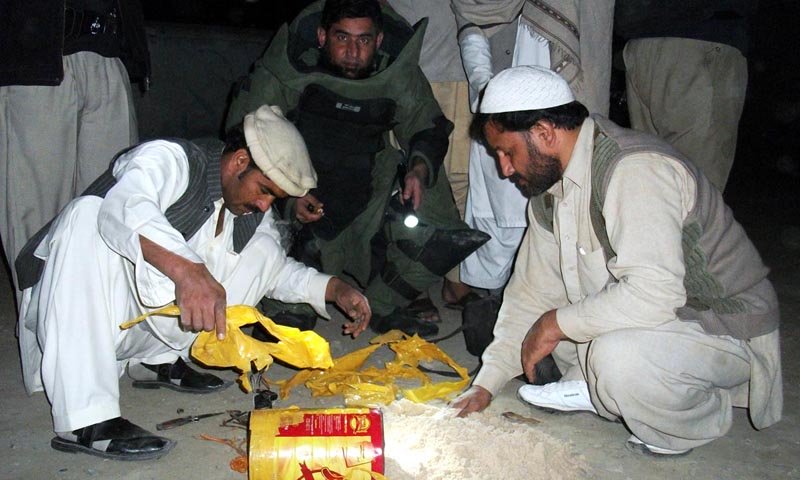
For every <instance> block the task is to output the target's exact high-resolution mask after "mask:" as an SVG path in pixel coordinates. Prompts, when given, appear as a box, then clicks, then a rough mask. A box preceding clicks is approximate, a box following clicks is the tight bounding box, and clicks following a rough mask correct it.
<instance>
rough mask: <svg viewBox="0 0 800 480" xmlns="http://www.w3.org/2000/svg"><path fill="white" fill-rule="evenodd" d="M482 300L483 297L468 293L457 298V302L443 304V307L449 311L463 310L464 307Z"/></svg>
mask: <svg viewBox="0 0 800 480" xmlns="http://www.w3.org/2000/svg"><path fill="white" fill-rule="evenodd" d="M482 298H483V297H481V296H480V295H478V294H477V293H475V292H468V293H467V294H466V295H464V296H463V297H461V298H459V299H458V301H455V302H449V303H445V304H444V306H445V308H449V309H450V310H464V307H466V306H467V304H468V303H471V302H474V301H476V300H481V299H482Z"/></svg>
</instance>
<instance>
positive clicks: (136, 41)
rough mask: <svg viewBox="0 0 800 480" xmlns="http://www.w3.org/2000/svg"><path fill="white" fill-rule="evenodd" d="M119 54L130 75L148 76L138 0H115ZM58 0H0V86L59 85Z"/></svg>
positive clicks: (61, 69)
mask: <svg viewBox="0 0 800 480" xmlns="http://www.w3.org/2000/svg"><path fill="white" fill-rule="evenodd" d="M117 8H118V11H119V16H120V19H121V24H122V31H123V37H122V40H121V41H122V55H121V56H120V58H121V60H122V61H123V63H124V64H125V68H126V69H127V70H128V74H129V75H130V77H131V79H132V80H133V81H138V80H142V79H144V78H146V77H149V76H150V55H149V52H148V50H147V38H146V37H145V31H144V16H143V15H142V8H141V5H140V4H139V0H118V1H117ZM63 49H64V0H0V86H4V85H50V86H53V85H59V84H61V81H62V80H63V79H64V67H63V63H62V60H61V57H62V53H63Z"/></svg>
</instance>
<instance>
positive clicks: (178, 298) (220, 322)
mask: <svg viewBox="0 0 800 480" xmlns="http://www.w3.org/2000/svg"><path fill="white" fill-rule="evenodd" d="M181 270H182V272H181V273H180V274H178V275H177V278H173V279H172V280H173V281H174V282H175V302H176V303H177V304H178V307H180V309H181V324H182V325H183V326H184V327H185V328H187V329H189V330H194V331H200V330H205V331H211V330H215V329H216V331H217V338H219V339H220V340H221V339H223V338H225V333H226V332H225V330H226V327H227V323H226V318H225V308H226V307H227V301H226V298H225V289H224V288H223V287H222V285H220V283H219V282H217V281H216V279H214V277H212V276H211V273H209V271H208V269H207V268H206V266H205V265H203V264H202V263H189V265H187V266H185V267H184V268H183V269H181Z"/></svg>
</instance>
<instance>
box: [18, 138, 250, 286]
mask: <svg viewBox="0 0 800 480" xmlns="http://www.w3.org/2000/svg"><path fill="white" fill-rule="evenodd" d="M169 141H170V142H173V143H176V144H178V145H180V147H181V148H183V150H184V151H185V152H186V156H187V158H188V159H189V185H188V186H187V188H186V191H185V192H184V193H183V195H181V197H180V198H179V199H178V200H177V201H176V202H175V203H173V204H172V205H170V206H169V208H167V211H166V212H164V216H165V217H167V221H169V223H170V225H172V226H173V227H174V228H175V229H176V230H178V231H179V232H180V233H181V235H182V236H183V238H184V239H186V240H189V239H190V238H192V236H194V234H195V233H197V231H198V230H199V229H200V227H201V226H202V225H203V224H204V223H205V222H206V221H207V220H208V218H209V217H210V216H211V215H212V214H213V213H214V202H216V201H217V200H219V199H220V198H222V185H221V183H220V164H219V160H220V158H221V156H222V149H223V147H224V145H223V143H222V142H221V141H219V140H216V139H202V140H195V141H193V142H189V141H186V140H181V139H172V138H171V139H169ZM131 148H134V147H131ZM131 148H129V149H126V150H123V151H122V152H121V153H119V154H117V156H116V157H115V158H114V160H113V161H112V162H111V166H110V167H109V168H108V170H106V171H105V172H104V173H103V174H102V175H100V177H98V178H97V180H95V181H94V182H93V183H92V184H91V185H89V187H88V188H87V189H86V190H85V191H84V192H83V193H82V194H81V196H87V195H93V196H96V197H101V198H105V196H106V194H107V193H108V191H109V190H111V188H112V187H113V186H114V185H116V183H117V181H116V179H115V178H114V175H113V174H112V173H111V172H112V170H113V167H114V163H115V162H116V160H117V158H119V156H120V155H121V154H123V153H125V152H127V151H129V150H130V149H131ZM262 218H263V214H262V213H258V214H253V215H244V216H241V217H237V218H236V220H235V221H234V230H233V244H234V251H236V252H237V253H238V252H241V251H242V249H243V248H244V246H245V245H247V242H248V241H250V238H252V236H253V233H255V230H256V227H258V225H259V223H261V219H262ZM52 223H53V221H52V220H51V221H50V222H48V223H47V225H45V226H44V227H42V228H41V229H40V230H39V231H38V232H36V234H35V235H34V236H33V237H32V238H31V239H30V240H28V242H27V243H26V244H25V247H23V249H22V251H21V252H20V254H19V256H18V257H17V260H16V262H15V263H14V266H15V268H16V270H17V276H18V278H19V289H20V290H24V289H26V288H28V287H32V286H33V285H34V284H36V282H38V281H39V277H41V275H42V270H43V269H44V261H43V260H41V259H40V258H37V257H36V256H35V255H34V252H35V251H36V248H37V247H38V246H39V244H40V243H41V242H42V240H44V238H45V237H46V236H47V233H48V232H49V231H50V226H51V225H52Z"/></svg>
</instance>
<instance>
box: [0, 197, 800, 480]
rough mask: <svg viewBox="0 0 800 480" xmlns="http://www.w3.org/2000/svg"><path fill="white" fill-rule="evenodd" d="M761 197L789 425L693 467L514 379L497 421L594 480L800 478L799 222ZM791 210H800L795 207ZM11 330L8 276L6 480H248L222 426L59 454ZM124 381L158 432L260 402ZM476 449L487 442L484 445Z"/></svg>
mask: <svg viewBox="0 0 800 480" xmlns="http://www.w3.org/2000/svg"><path fill="white" fill-rule="evenodd" d="M739 198H744V197H739ZM749 198H751V199H752V198H754V197H753V196H750V197H749ZM760 198H761V200H759V201H754V200H747V201H738V202H733V204H734V211H735V212H736V216H737V217H738V218H739V219H740V221H741V222H742V223H743V224H744V225H745V227H746V228H747V230H748V232H749V233H750V234H751V236H752V237H753V239H754V240H755V242H756V243H757V244H758V246H759V248H760V250H761V252H762V255H763V256H764V258H765V261H766V263H767V264H768V265H770V267H771V268H772V276H771V278H772V279H773V281H774V282H775V285H776V287H777V291H778V295H779V297H780V300H781V309H782V347H783V352H784V354H783V374H784V404H785V407H784V412H783V420H782V421H781V422H780V423H778V424H777V425H775V426H773V427H770V428H768V429H766V430H763V431H756V430H754V429H753V428H752V427H751V425H750V423H749V421H748V418H747V415H746V411H744V410H739V409H737V410H736V412H735V416H734V417H735V421H734V425H733V428H732V430H731V431H730V433H728V435H726V436H725V437H724V438H722V439H719V440H717V441H715V442H713V443H711V444H709V445H707V446H704V447H701V448H698V449H695V450H694V451H693V452H692V453H691V454H690V455H688V456H686V457H684V458H680V459H669V460H653V459H650V458H645V457H641V456H637V455H636V454H633V453H630V452H629V451H627V450H626V449H625V447H624V443H625V440H626V438H627V437H628V435H629V434H628V432H627V431H625V429H624V427H622V426H621V425H618V424H611V423H608V422H605V421H602V420H600V419H599V418H597V417H595V416H593V415H591V414H578V415H573V416H557V415H550V414H546V413H541V412H533V411H532V410H530V409H528V408H526V407H525V406H524V405H522V404H521V403H519V401H517V400H516V398H515V392H516V389H517V387H518V386H519V384H518V383H515V382H512V383H510V384H509V385H508V386H507V388H506V389H505V390H504V391H503V393H502V394H501V395H500V396H499V397H498V398H497V399H496V400H495V401H494V402H493V404H492V406H491V407H490V410H489V414H491V415H499V414H500V413H502V412H505V411H508V410H511V411H515V412H517V413H519V414H522V415H526V416H534V417H536V418H538V419H540V420H542V423H541V424H539V425H535V426H531V427H530V428H535V429H537V430H539V431H541V432H542V434H543V435H547V436H548V437H551V438H553V439H555V441H556V442H559V443H561V444H563V445H564V446H566V447H567V448H568V449H569V451H570V452H571V453H572V454H573V455H575V461H576V462H581V463H582V464H584V465H585V468H586V472H587V473H586V477H588V478H598V479H620V478H622V479H639V478H692V479H694V480H703V479H709V480H710V479H779V478H781V479H783V478H800V434H798V432H799V431H800V429H798V426H800V419H799V418H798V416H800V400H799V399H798V396H799V394H800V387H798V385H800V381H798V380H800V378H798V377H799V376H798V371H799V370H800V368H798V367H800V353H799V352H800V268H798V267H800V260H798V252H800V228H798V226H797V223H792V222H794V220H792V217H791V216H786V215H783V214H782V213H781V212H782V211H786V210H785V209H780V208H765V206H767V205H766V204H765V200H764V198H765V197H760ZM773 200H774V198H773ZM771 203H772V202H770V204H771ZM795 205H796V204H795ZM770 206H773V207H774V205H770ZM788 211H789V212H793V211H796V207H793V208H790V209H788ZM765 212H772V213H769V214H768V213H765ZM0 270H2V269H0ZM431 294H432V296H433V299H434V302H436V303H437V304H439V305H441V298H440V297H439V295H438V286H435V287H434V288H432V289H431ZM441 312H442V314H443V316H444V323H443V324H442V327H441V329H442V332H449V331H450V330H452V329H454V328H456V327H457V326H458V325H459V323H460V315H459V313H458V312H454V311H450V310H447V309H443V308H442V309H441ZM14 324H15V313H14V304H13V299H12V292H11V287H10V285H9V281H8V275H7V273H6V272H5V271H3V272H2V273H1V274H0V362H2V365H3V366H4V368H2V370H0V391H2V392H3V394H2V397H1V398H2V408H0V431H2V432H3V440H2V443H0V479H45V478H46V479H50V478H52V479H64V480H67V479H85V478H118V479H171V478H184V477H186V476H187V475H189V476H191V475H198V474H199V475H202V476H203V478H210V479H243V478H245V476H244V475H243V474H239V473H236V472H233V471H231V470H230V468H229V466H228V462H229V461H230V460H231V459H232V458H233V457H234V456H235V453H234V451H233V450H232V449H229V448H228V447H226V446H223V445H219V444H215V443H211V442H207V441H204V440H201V439H199V438H198V436H199V435H200V434H201V433H207V434H211V435H216V436H221V437H233V436H236V435H238V437H239V438H243V434H242V433H241V432H233V431H231V430H229V429H227V428H223V427H220V426H219V422H218V421H217V420H216V419H208V420H204V421H202V422H199V423H197V424H192V425H187V426H184V427H181V428H178V429H175V430H171V431H169V432H167V436H169V437H170V438H172V439H174V440H177V442H178V444H177V446H176V447H175V449H174V450H173V451H172V452H170V453H169V454H168V455H167V456H166V457H164V458H162V459H160V460H157V461H151V462H137V463H126V462H113V461H107V460H106V461H104V460H101V459H98V458H94V457H90V456H87V455H74V454H68V453H62V452H57V451H55V450H52V449H51V448H50V445H49V442H50V438H51V437H52V435H53V434H52V430H51V429H52V424H51V418H50V413H49V405H48V403H47V399H46V397H45V396H44V395H43V394H42V393H38V394H35V395H33V396H32V397H29V396H28V395H27V394H26V393H25V391H24V389H23V386H22V380H21V374H20V368H19V354H18V350H17V344H16V339H15V335H14ZM340 324H341V317H340V316H339V315H338V313H336V314H335V317H334V320H333V321H331V322H325V321H320V323H319V325H318V331H319V332H320V333H321V334H322V335H323V336H325V337H326V338H327V339H328V340H329V341H330V343H331V350H332V353H333V355H334V356H338V355H341V354H343V353H345V352H348V351H350V350H352V349H354V348H357V347H361V346H363V345H365V344H366V342H367V340H368V338H367V337H370V335H369V334H367V335H364V336H362V337H361V338H359V339H358V340H355V341H354V340H350V339H349V337H342V336H341V335H340V334H339V332H340V326H339V325H340ZM440 345H441V347H442V349H443V350H445V351H446V352H447V353H448V354H450V355H451V356H452V357H453V358H454V359H455V360H456V361H458V362H460V363H461V364H462V365H463V366H465V367H467V368H469V369H472V368H473V367H475V366H476V364H477V361H476V359H475V358H474V357H472V356H471V355H470V354H469V353H467V352H466V350H465V347H464V342H463V337H462V336H461V335H457V336H455V337H453V338H451V339H449V340H446V341H444V342H442V343H441V344H440ZM387 359H388V357H387ZM76 368H80V367H79V366H76ZM291 374H292V371H291V370H290V369H288V368H286V367H283V366H281V365H273V366H272V367H271V368H270V370H269V371H268V373H267V377H268V378H271V379H276V380H277V379H281V378H286V377H288V376H289V375H291ZM221 375H222V376H224V377H226V378H230V379H234V378H235V374H234V373H233V372H230V371H223V372H221ZM120 384H121V406H122V412H123V415H124V416H125V417H127V418H128V419H130V420H131V421H133V422H134V423H137V424H139V425H141V426H143V427H145V428H149V429H154V427H155V424H156V423H158V422H162V421H164V420H167V419H170V418H173V417H176V416H180V414H178V411H179V409H182V412H183V414H197V413H206V412H215V411H220V410H226V409H242V410H246V409H249V408H251V406H252V398H251V396H250V395H247V394H245V393H243V392H242V391H240V390H239V389H237V388H236V387H235V386H234V387H231V388H229V389H228V390H226V391H224V392H221V393H217V394H211V395H206V396H203V395H187V394H180V393H177V392H172V391H165V390H154V391H150V390H137V389H133V388H132V387H131V384H130V379H128V378H126V377H123V378H122V379H121V380H120ZM341 402H342V400H341V398H340V397H329V398H326V399H322V400H320V399H313V398H311V397H310V396H309V394H308V393H307V391H306V390H305V389H304V388H300V389H297V390H295V391H294V392H293V394H292V396H291V397H290V398H289V399H288V400H286V401H281V402H279V403H278V404H277V405H276V406H289V405H299V406H301V407H321V406H326V407H327V406H341V405H342V403H341ZM465 435H469V432H465ZM475 441H476V442H481V441H486V439H484V438H475ZM386 448H387V453H386V454H387V456H388V455H390V454H391V451H390V450H391V445H387V446H386ZM510 448H514V449H517V450H518V451H519V452H520V455H523V456H524V455H526V445H513V446H510ZM541 467H542V465H539V468H541ZM530 469H531V471H537V465H536V464H535V462H533V461H532V462H531V465H530ZM387 473H391V472H387ZM390 478H391V477H390Z"/></svg>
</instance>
